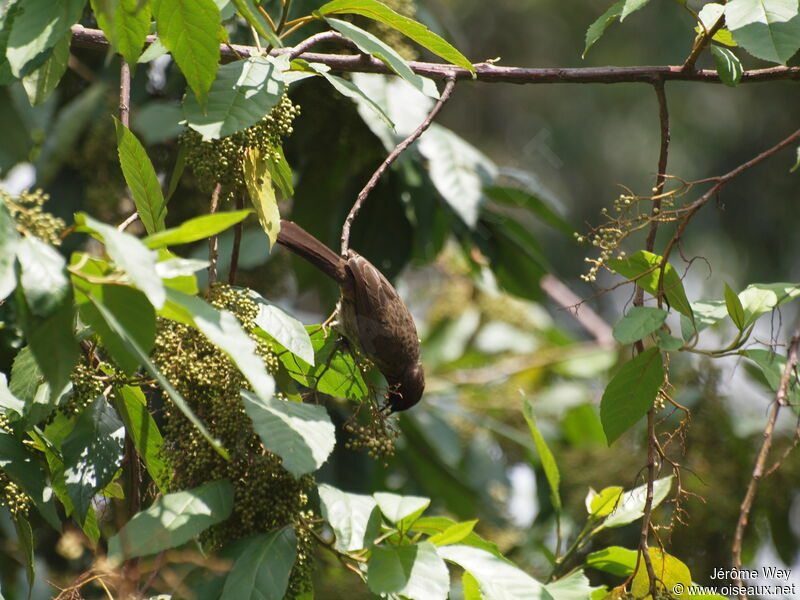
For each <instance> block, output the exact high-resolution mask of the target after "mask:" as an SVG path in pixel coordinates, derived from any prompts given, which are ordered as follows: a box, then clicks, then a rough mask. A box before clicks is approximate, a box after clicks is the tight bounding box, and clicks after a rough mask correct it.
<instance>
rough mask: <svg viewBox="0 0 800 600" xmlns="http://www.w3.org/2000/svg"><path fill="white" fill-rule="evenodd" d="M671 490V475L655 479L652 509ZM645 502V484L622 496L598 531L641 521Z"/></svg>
mask: <svg viewBox="0 0 800 600" xmlns="http://www.w3.org/2000/svg"><path fill="white" fill-rule="evenodd" d="M671 488H672V475H669V476H668V477H662V478H661V479H656V480H655V481H654V482H653V507H654V508H655V507H656V506H658V505H659V504H661V503H662V502H663V501H664V499H665V498H666V497H667V495H668V494H669V491H670V489H671ZM646 500H647V484H642V485H640V486H638V487H635V488H633V489H632V490H630V491H628V492H625V493H624V494H622V497H621V498H620V500H619V502H618V503H617V504H616V508H615V509H614V510H613V511H612V512H611V514H610V515H608V516H607V517H606V519H605V521H603V523H602V524H601V525H600V529H610V528H613V527H621V526H623V525H627V524H628V523H633V522H634V521H636V520H637V519H641V518H642V515H643V514H644V506H645V502H646Z"/></svg>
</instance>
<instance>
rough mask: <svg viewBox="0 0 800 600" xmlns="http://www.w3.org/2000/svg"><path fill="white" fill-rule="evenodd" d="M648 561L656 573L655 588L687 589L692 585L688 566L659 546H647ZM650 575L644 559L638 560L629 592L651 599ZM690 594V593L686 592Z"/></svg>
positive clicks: (646, 599) (647, 599)
mask: <svg viewBox="0 0 800 600" xmlns="http://www.w3.org/2000/svg"><path fill="white" fill-rule="evenodd" d="M649 552H650V561H651V562H652V565H653V571H655V574H656V578H657V581H656V589H657V590H675V589H678V585H680V589H681V590H688V589H689V588H690V587H691V585H692V574H691V573H690V572H689V567H687V566H686V565H685V564H683V563H682V562H681V561H680V560H678V559H677V558H675V557H674V556H671V555H669V554H667V553H665V552H664V551H663V550H661V548H649ZM649 592H650V576H649V575H648V573H647V569H646V568H645V564H644V560H640V561H639V568H638V569H637V570H636V573H635V574H634V576H633V581H632V582H631V593H632V594H634V595H636V596H637V597H639V598H644V599H645V600H653V597H652V596H651V595H650V593H649ZM687 595H690V594H687Z"/></svg>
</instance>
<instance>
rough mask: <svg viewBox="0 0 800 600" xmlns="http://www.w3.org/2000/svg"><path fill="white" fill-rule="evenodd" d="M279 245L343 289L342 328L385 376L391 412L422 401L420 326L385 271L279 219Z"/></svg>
mask: <svg viewBox="0 0 800 600" xmlns="http://www.w3.org/2000/svg"><path fill="white" fill-rule="evenodd" d="M278 243H279V244H281V245H283V246H285V247H286V248H288V249H289V250H291V251H292V252H294V253H295V254H297V255H298V256H300V257H301V258H303V259H305V260H306V261H308V262H309V263H311V264H312V265H314V266H315V267H316V268H317V269H319V270H320V271H322V272H323V273H325V274H326V275H327V276H328V277H330V278H331V279H333V280H334V281H335V282H336V283H337V284H338V285H339V289H340V290H341V297H340V299H339V303H338V305H337V311H338V321H339V326H340V328H341V330H342V333H343V334H344V336H345V337H346V338H347V339H348V341H349V342H350V343H352V344H353V345H354V346H355V347H357V348H358V349H359V350H361V352H363V353H364V355H365V356H367V358H369V359H370V360H371V361H372V362H373V363H375V366H376V367H378V369H379V370H380V372H381V373H383V376H384V377H385V378H386V382H387V383H388V384H389V398H388V402H387V405H388V407H389V410H390V412H397V411H401V410H407V409H409V408H411V407H412V406H414V405H415V404H416V403H417V402H419V400H420V398H421V397H422V392H423V390H424V389H425V372H424V371H423V369H422V363H421V362H420V359H419V338H418V337H417V327H416V325H415V324H414V319H413V318H412V317H411V313H409V312H408V308H407V307H406V305H405V303H404V302H403V300H402V298H400V296H399V294H398V293H397V290H395V289H394V286H392V284H391V283H389V280H388V279H386V277H384V275H383V273H381V272H380V271H379V270H378V269H377V268H376V267H375V266H374V265H373V264H372V263H371V262H369V261H368V260H367V259H366V258H364V257H363V256H361V255H360V254H358V253H357V252H355V251H353V250H350V251H349V252H348V254H347V257H346V258H345V257H342V256H339V255H338V254H336V253H335V252H334V251H333V250H331V249H330V248H328V247H327V246H326V245H325V244H323V243H322V242H320V241H319V240H318V239H317V238H315V237H314V236H313V235H311V234H310V233H308V232H307V231H306V230H304V229H303V228H301V227H300V226H299V225H297V224H295V223H293V222H291V221H286V220H281V230H280V233H278Z"/></svg>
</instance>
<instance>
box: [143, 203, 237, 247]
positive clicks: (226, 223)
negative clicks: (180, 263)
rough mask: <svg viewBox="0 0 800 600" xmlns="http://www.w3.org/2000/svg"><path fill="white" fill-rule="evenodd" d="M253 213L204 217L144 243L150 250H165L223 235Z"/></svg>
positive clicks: (217, 214)
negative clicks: (165, 248) (168, 247)
mask: <svg viewBox="0 0 800 600" xmlns="http://www.w3.org/2000/svg"><path fill="white" fill-rule="evenodd" d="M252 212H253V211H252V210H250V209H247V210H235V211H231V212H218V213H213V214H210V215H202V216H200V217H195V218H193V219H189V220H188V221H184V222H183V223H181V224H180V225H179V226H178V227H174V228H172V229H165V230H164V231H159V232H158V233H154V234H152V235H148V236H147V237H146V238H144V239H142V243H143V244H144V245H145V246H147V247H148V248H164V247H166V246H178V245H180V244H190V243H192V242H196V241H198V240H204V239H206V238H208V237H211V236H212V235H217V234H218V233H222V232H223V231H225V230H226V229H228V228H229V227H232V226H234V225H236V224H237V223H241V222H242V221H244V220H245V219H246V218H247V216H248V215H250V214H252Z"/></svg>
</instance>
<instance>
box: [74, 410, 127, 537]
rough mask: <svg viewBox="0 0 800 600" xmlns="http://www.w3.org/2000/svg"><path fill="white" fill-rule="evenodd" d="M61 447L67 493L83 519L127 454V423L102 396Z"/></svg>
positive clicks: (80, 419) (81, 520)
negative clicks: (95, 496)
mask: <svg viewBox="0 0 800 600" xmlns="http://www.w3.org/2000/svg"><path fill="white" fill-rule="evenodd" d="M61 451H62V453H63V456H64V472H65V476H66V484H67V493H68V494H69V497H70V498H71V499H72V503H73V505H74V507H75V511H76V512H77V514H78V522H79V523H81V522H83V519H84V518H85V517H86V512H87V511H88V510H89V506H90V503H91V501H92V498H93V497H94V495H95V494H96V493H97V492H99V491H100V490H101V489H103V488H104V487H106V486H107V485H108V484H109V483H111V481H112V479H113V478H114V475H115V474H116V472H117V470H118V469H119V467H120V465H121V464H122V457H123V456H124V454H125V426H124V425H123V423H122V421H121V420H120V418H119V416H118V415H117V413H116V412H115V411H114V409H113V408H112V407H111V405H110V404H109V403H108V402H107V401H106V399H105V398H104V397H103V396H98V397H97V398H96V399H95V400H94V402H92V404H90V405H89V406H88V407H87V408H86V409H85V410H84V411H83V412H82V413H81V416H80V417H78V422H77V423H76V424H75V428H74V429H73V430H72V433H70V434H69V436H68V437H67V439H65V440H64V443H63V444H62V447H61Z"/></svg>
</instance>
